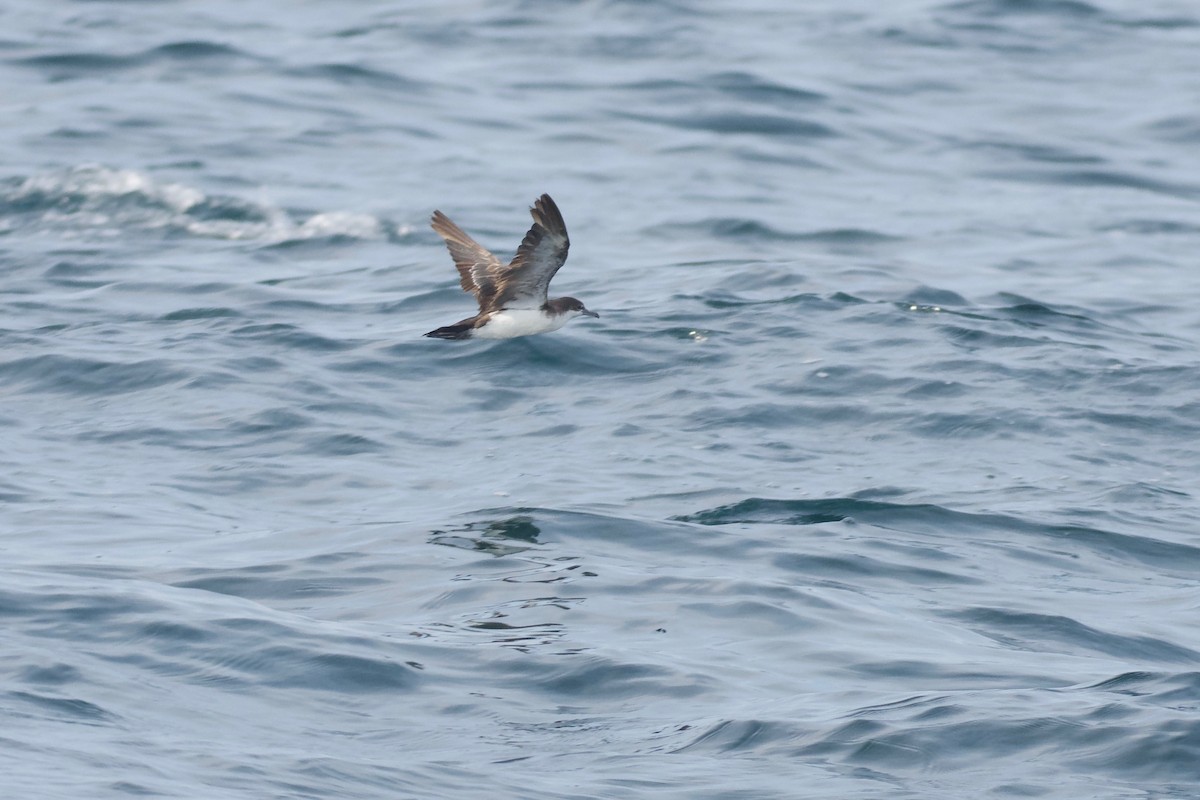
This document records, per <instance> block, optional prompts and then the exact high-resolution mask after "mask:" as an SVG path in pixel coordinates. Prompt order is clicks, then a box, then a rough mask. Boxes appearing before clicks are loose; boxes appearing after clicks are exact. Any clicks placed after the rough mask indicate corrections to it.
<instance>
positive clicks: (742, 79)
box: [699, 72, 829, 110]
mask: <svg viewBox="0 0 1200 800" xmlns="http://www.w3.org/2000/svg"><path fill="white" fill-rule="evenodd" d="M699 83H700V84H701V85H703V86H712V87H715V88H716V89H718V90H720V91H721V92H722V93H724V94H727V95H729V96H731V97H734V98H736V99H738V100H752V101H757V102H763V103H769V104H771V105H779V106H783V107H785V108H787V109H788V110H792V109H794V108H795V107H796V104H797V103H818V102H822V101H824V100H827V99H829V98H828V95H826V94H823V93H821V92H814V91H810V90H808V89H801V88H798V87H795V86H789V85H787V84H784V83H781V82H779V81H773V80H769V79H767V78H764V77H762V76H761V75H756V74H754V73H751V72H718V73H716V74H713V75H709V76H708V77H707V78H704V79H703V80H701V81H700V82H699Z"/></svg>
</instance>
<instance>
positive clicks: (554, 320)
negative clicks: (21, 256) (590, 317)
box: [472, 308, 579, 339]
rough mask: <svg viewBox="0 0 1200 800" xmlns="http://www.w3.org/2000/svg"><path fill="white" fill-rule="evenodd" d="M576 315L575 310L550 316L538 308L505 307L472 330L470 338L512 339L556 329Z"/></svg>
mask: <svg viewBox="0 0 1200 800" xmlns="http://www.w3.org/2000/svg"><path fill="white" fill-rule="evenodd" d="M577 316H579V314H578V313H577V312H568V313H566V314H554V315H553V316H551V315H549V314H547V313H546V312H545V311H542V310H541V309H540V308H507V309H505V310H503V311H497V312H496V313H495V314H492V316H491V319H489V320H488V321H487V324H486V325H484V326H483V327H481V328H476V329H475V330H474V331H473V333H472V338H475V339H512V338H515V337H517V336H531V335H532V334H535V333H546V332H547V331H556V330H558V329H559V328H561V327H562V326H563V325H566V324H567V320H570V319H572V318H574V317H577Z"/></svg>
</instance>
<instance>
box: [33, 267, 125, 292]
mask: <svg viewBox="0 0 1200 800" xmlns="http://www.w3.org/2000/svg"><path fill="white" fill-rule="evenodd" d="M118 269H120V267H119V266H118V265H116V264H111V263H106V262H84V261H58V262H56V263H55V264H54V265H53V266H52V267H50V268H49V269H47V270H46V271H45V272H43V273H42V277H43V278H45V279H46V281H47V282H48V283H53V284H55V285H57V286H70V287H74V288H78V289H95V288H99V287H101V286H108V285H110V284H112V283H114V282H115V281H116V278H104V277H101V276H102V275H104V274H105V273H109V272H112V271H114V270H118Z"/></svg>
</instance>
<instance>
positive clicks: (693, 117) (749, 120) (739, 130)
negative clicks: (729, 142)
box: [620, 111, 839, 139]
mask: <svg viewBox="0 0 1200 800" xmlns="http://www.w3.org/2000/svg"><path fill="white" fill-rule="evenodd" d="M620 116H623V117H625V118H627V119H631V120H634V121H636V122H645V123H648V124H653V125H662V126H665V127H669V128H679V129H683V130H690V131H706V132H708V133H715V134H721V135H726V136H739V135H741V136H767V137H796V138H800V139H826V138H834V137H836V136H838V135H839V134H838V133H837V132H836V131H835V130H834V129H833V128H830V127H828V126H827V125H822V124H821V123H819V122H813V121H811V120H804V119H798V118H796V117H790V116H780V115H777V114H750V113H738V112H734V111H729V112H725V113H720V114H685V115H679V116H673V117H672V116H662V115H659V116H652V115H649V114H630V113H627V112H626V113H623V114H621V115H620Z"/></svg>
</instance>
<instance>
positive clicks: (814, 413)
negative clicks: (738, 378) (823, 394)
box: [685, 403, 888, 430]
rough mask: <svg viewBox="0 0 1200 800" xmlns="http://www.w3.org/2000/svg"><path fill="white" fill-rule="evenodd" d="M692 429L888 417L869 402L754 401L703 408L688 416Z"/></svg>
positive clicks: (864, 422) (861, 423)
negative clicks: (869, 404) (795, 402)
mask: <svg viewBox="0 0 1200 800" xmlns="http://www.w3.org/2000/svg"><path fill="white" fill-rule="evenodd" d="M685 419H686V420H687V423H688V429H689V430H719V429H725V428H729V429H731V430H737V429H740V428H747V429H757V428H765V429H772V430H774V429H779V430H782V429H791V428H795V429H800V428H804V427H807V426H810V425H828V424H834V423H838V424H845V425H852V426H856V427H865V426H868V425H873V424H875V423H877V422H880V421H881V420H886V419H888V416H887V415H884V414H880V413H878V412H875V411H872V410H871V409H870V408H868V407H867V406H865V405H857V406H856V405H851V404H849V403H837V404H835V405H825V406H822V405H817V404H815V403H806V404H805V405H796V404H782V403H754V404H752V405H747V406H741V407H738V408H728V407H725V406H715V407H710V408H700V409H697V410H695V411H692V412H690V413H689V414H688V415H687V417H685Z"/></svg>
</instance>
